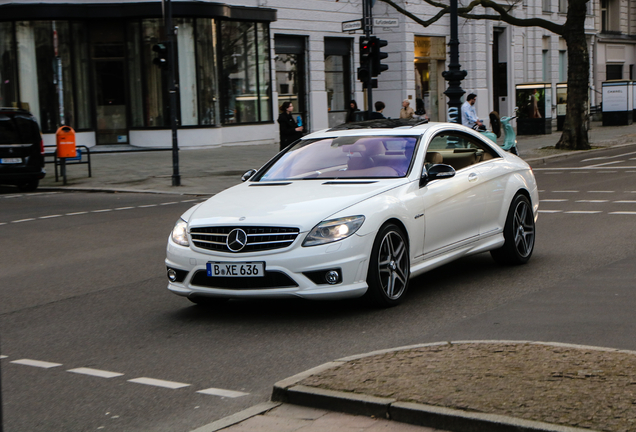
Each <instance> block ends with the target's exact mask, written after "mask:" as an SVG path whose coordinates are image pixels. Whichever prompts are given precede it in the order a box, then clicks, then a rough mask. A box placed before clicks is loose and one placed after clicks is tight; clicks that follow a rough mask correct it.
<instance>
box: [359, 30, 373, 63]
mask: <svg viewBox="0 0 636 432" xmlns="http://www.w3.org/2000/svg"><path fill="white" fill-rule="evenodd" d="M370 56H371V41H370V40H369V38H368V37H366V36H360V66H361V67H366V66H367V65H368V62H369V57H370Z"/></svg>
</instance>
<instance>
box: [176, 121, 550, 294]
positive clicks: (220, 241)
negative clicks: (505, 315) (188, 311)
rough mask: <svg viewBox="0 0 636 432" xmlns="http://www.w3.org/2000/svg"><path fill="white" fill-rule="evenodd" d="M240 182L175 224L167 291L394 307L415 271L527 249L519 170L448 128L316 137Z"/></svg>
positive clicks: (528, 188)
mask: <svg viewBox="0 0 636 432" xmlns="http://www.w3.org/2000/svg"><path fill="white" fill-rule="evenodd" d="M243 180H244V183H242V184H239V185H237V186H234V187H232V188H229V189H227V190H225V191H223V192H221V193H219V194H217V195H215V196H214V197H212V198H210V199H209V200H207V201H205V202H203V203H200V204H198V205H196V206H194V207H192V208H191V209H189V210H188V211H186V212H185V213H184V214H183V215H182V216H181V218H180V219H179V220H178V221H177V223H176V225H175V226H174V229H173V230H172V233H171V234H170V237H169V239H168V246H167V258H166V261H165V262H166V265H167V271H168V278H169V284H168V289H169V290H170V291H172V292H173V293H175V294H178V295H181V296H185V297H187V298H188V299H190V300H191V301H192V302H194V303H199V304H213V303H214V302H218V301H220V300H225V299H231V298H282V297H302V298H307V299H340V298H346V297H360V296H365V297H367V298H368V299H369V300H371V301H372V302H373V303H375V304H377V305H380V306H393V305H396V304H398V303H399V302H401V301H402V300H403V299H404V296H405V294H406V292H407V289H408V286H409V279H410V278H412V277H413V276H416V275H419V274H422V273H424V272H425V271H427V270H430V269H433V268H435V267H438V266H441V265H443V264H446V263H448V262H451V261H453V260H456V259H458V258H461V257H464V256H467V255H471V254H477V253H481V252H486V251H490V253H491V255H492V257H493V258H494V259H495V260H496V261H497V262H499V263H504V264H524V263H526V262H527V261H528V260H529V259H530V257H531V255H532V252H533V250H534V241H535V221H536V218H537V212H538V203H539V199H538V191H537V185H536V182H535V178H534V175H533V173H532V170H531V168H530V166H529V165H528V164H527V163H526V162H524V161H523V160H522V159H520V158H519V157H517V156H515V155H513V154H510V153H508V152H505V151H504V150H502V149H501V148H499V147H498V146H497V145H494V144H493V143H491V142H490V141H489V140H487V139H484V138H483V137H482V136H481V134H479V133H477V132H475V131H473V130H471V129H469V128H466V127H464V126H461V125H458V124H454V123H429V124H419V123H417V122H414V121H403V120H378V121H366V122H361V123H351V124H347V125H343V126H341V127H336V128H333V129H329V130H324V131H320V132H315V133H312V134H310V135H307V136H305V137H303V138H302V139H301V140H299V141H297V142H296V143H295V144H293V145H291V146H289V147H288V148H287V149H285V150H283V151H282V152H280V153H279V154H277V155H276V156H275V157H274V158H273V159H272V160H270V161H269V162H268V163H267V164H265V165H264V166H263V167H262V168H260V169H259V170H250V171H248V172H246V173H245V175H244V177H243Z"/></svg>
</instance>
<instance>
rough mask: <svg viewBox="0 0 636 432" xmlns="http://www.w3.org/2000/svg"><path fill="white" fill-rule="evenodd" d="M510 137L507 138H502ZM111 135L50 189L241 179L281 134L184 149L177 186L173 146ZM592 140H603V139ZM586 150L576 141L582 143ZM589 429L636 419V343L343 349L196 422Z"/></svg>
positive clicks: (613, 131)
mask: <svg viewBox="0 0 636 432" xmlns="http://www.w3.org/2000/svg"><path fill="white" fill-rule="evenodd" d="M560 136H561V134H560V132H556V131H555V132H554V133H552V134H551V135H538V136H520V137H517V141H518V143H517V147H518V149H519V153H520V156H521V157H522V158H524V159H525V160H526V161H528V162H529V163H531V164H532V165H533V166H536V165H538V164H542V163H544V162H545V160H546V159H548V158H555V157H567V156H568V155H571V154H572V152H566V151H559V150H555V149H553V148H549V147H553V146H554V145H555V144H556V143H557V141H558V140H559V138H560ZM589 136H590V143H591V145H592V146H593V147H595V148H605V147H611V146H616V145H622V144H630V143H636V123H635V124H633V125H630V126H615V127H602V126H601V125H600V124H599V123H593V124H592V128H591V130H590V135H589ZM500 140H501V141H503V139H502V138H500ZM139 150H140V149H136V148H134V147H132V146H103V147H96V148H93V150H92V151H91V161H92V171H93V176H92V177H88V173H87V166H86V165H76V166H68V167H67V174H68V175H67V182H68V184H67V185H66V186H62V181H61V178H60V181H59V182H55V175H54V170H53V166H52V165H47V169H48V171H49V173H48V175H47V177H46V178H45V179H44V180H43V181H42V182H41V184H40V185H41V188H42V189H57V190H87V191H121V192H146V193H170V194H192V195H202V196H209V195H213V194H215V193H218V192H220V191H222V190H224V189H226V188H228V187H230V186H232V185H235V184H238V183H240V177H241V175H242V174H243V173H244V172H245V171H247V170H248V169H250V168H259V167H260V166H262V165H263V164H264V163H265V162H267V160H269V159H270V158H271V157H273V156H274V155H275V154H276V153H277V151H278V145H276V144H271V145H253V146H249V145H245V146H238V145H235V146H219V147H215V148H205V149H188V150H181V151H180V152H179V169H180V175H181V186H178V187H175V186H172V179H171V177H172V152H171V151H166V150H161V151H148V150H147V149H145V151H139ZM592 151H593V150H592ZM575 153H577V152H575ZM219 430H223V431H226V432H244V431H250V432H292V431H299V432H300V431H302V432H333V431H336V432H349V431H351V432H353V431H359V432H378V431H394V432H434V431H437V432H448V431H452V432H482V431H483V432H508V431H510V432H512V431H514V432H530V431H535V432H536V431H550V432H557V431H560V432H581V431H587V432H590V431H594V430H603V431H612V432H618V431H625V432H627V431H635V430H636V353H635V352H629V351H619V350H612V349H600V348H595V347H581V346H573V345H565V344H544V343H539V342H505V341H485V342H484V341H481V342H475V341H472V342H453V343H448V342H444V343H438V344H425V345H419V346H413V347H403V348H396V349H394V350H388V351H381V352H374V353H368V354H362V355H360V356H354V357H350V358H345V359H340V360H335V361H334V362H331V363H328V364H326V365H322V366H319V367H317V368H315V369H312V370H310V371H307V372H304V373H301V374H299V375H296V376H294V377H291V378H288V379H286V380H283V381H281V382H279V383H276V384H275V386H274V391H273V394H272V402H268V403H264V404H261V405H257V406H255V407H252V408H249V409H247V410H245V411H242V412H240V413H237V414H234V415H232V416H230V417H226V418H224V419H221V420H218V421H216V422H213V423H211V424H209V425H206V426H202V427H200V428H198V429H197V430H196V431H193V432H216V431H219Z"/></svg>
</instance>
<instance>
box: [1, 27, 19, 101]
mask: <svg viewBox="0 0 636 432" xmlns="http://www.w3.org/2000/svg"><path fill="white" fill-rule="evenodd" d="M14 44H15V38H14V36H13V23H11V22H0V106H4V107H10V106H15V107H17V106H18V80H17V79H16V70H15V64H16V63H15V50H14Z"/></svg>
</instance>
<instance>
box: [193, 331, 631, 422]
mask: <svg viewBox="0 0 636 432" xmlns="http://www.w3.org/2000/svg"><path fill="white" fill-rule="evenodd" d="M468 343H470V344H492V343H507V344H530V345H543V346H554V347H563V348H573V349H586V350H595V351H606V352H617V353H628V354H633V355H636V351H629V350H621V349H616V348H604V347H595V346H587V345H575V344H567V343H559V342H538V341H508V340H477V341H453V342H433V343H425V344H417V345H409V346H404V347H399V348H391V349H386V350H379V351H373V352H369V353H365V354H360V355H354V356H349V357H344V358H341V359H338V360H335V361H332V362H329V363H325V364H322V365H320V366H317V367H315V368H313V369H309V370H307V371H305V372H302V373H299V374H297V375H294V376H292V377H289V378H286V379H284V380H282V381H279V382H277V383H276V384H274V388H273V390H272V397H271V400H272V401H273V402H281V403H289V404H294V405H302V406H307V407H312V408H319V409H326V410H331V411H338V412H344V413H347V414H353V415H366V416H374V417H377V418H386V419H389V420H394V421H398V422H402V423H408V424H413V425H417V426H426V427H431V428H435V429H442V430H446V431H450V432H584V431H585V432H595V431H594V430H592V429H582V428H577V427H571V426H562V425H555V424H551V423H544V422H540V421H533V420H524V419H520V418H516V417H509V416H505V415H499V414H488V413H481V412H469V411H462V410H458V409H453V408H445V407H439V406H433V405H425V404H418V403H411V402H400V401H397V400H395V399H390V398H382V397H376V396H369V395H364V394H357V393H350V392H343V391H335V390H328V389H322V388H317V387H310V386H305V385H302V381H303V380H304V379H306V378H308V377H309V376H311V375H314V374H317V373H319V372H323V371H325V370H328V369H331V368H335V367H338V366H340V365H342V364H344V363H345V362H348V361H352V360H357V359H361V358H365V357H371V356H376V355H380V354H386V353H391V352H396V351H403V350H408V349H416V348H424V347H431V346H440V345H447V344H452V345H457V344H468ZM201 432H203V431H201Z"/></svg>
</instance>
